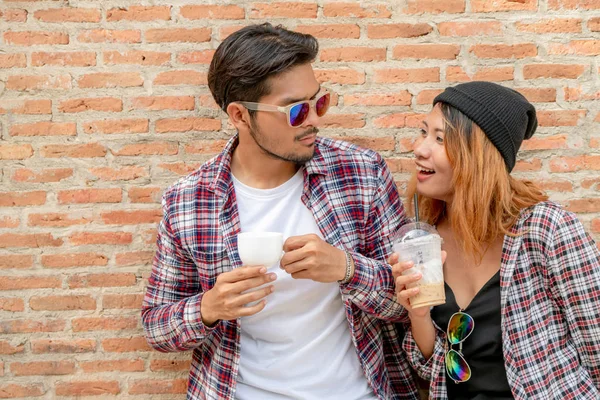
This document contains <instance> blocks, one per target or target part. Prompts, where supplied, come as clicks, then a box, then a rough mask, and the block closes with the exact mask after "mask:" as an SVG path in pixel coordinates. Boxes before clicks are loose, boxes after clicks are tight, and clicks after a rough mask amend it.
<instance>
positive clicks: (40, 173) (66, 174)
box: [12, 168, 73, 183]
mask: <svg viewBox="0 0 600 400" xmlns="http://www.w3.org/2000/svg"><path fill="white" fill-rule="evenodd" d="M71 176H73V169H71V168H52V169H42V170H31V169H27V168H20V169H17V170H15V172H14V174H13V177H12V180H13V181H15V182H26V183H49V182H60V181H62V180H63V179H67V178H70V177H71Z"/></svg>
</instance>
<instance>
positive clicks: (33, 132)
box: [10, 121, 77, 136]
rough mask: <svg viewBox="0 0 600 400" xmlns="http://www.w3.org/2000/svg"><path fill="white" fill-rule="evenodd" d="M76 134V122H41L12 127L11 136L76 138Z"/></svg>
mask: <svg viewBox="0 0 600 400" xmlns="http://www.w3.org/2000/svg"><path fill="white" fill-rule="evenodd" d="M76 134H77V125H76V124H75V123H74V122H50V121H41V122H34V123H30V124H18V125H13V126H11V127H10V135H11V136H75V135H76Z"/></svg>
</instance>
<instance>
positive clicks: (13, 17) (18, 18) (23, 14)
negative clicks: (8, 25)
mask: <svg viewBox="0 0 600 400" xmlns="http://www.w3.org/2000/svg"><path fill="white" fill-rule="evenodd" d="M3 13H4V20H5V21H6V22H26V21H27V10H19V9H16V8H9V9H4V11H3ZM0 17H2V12H0Z"/></svg>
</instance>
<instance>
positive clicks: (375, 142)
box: [336, 136, 396, 151]
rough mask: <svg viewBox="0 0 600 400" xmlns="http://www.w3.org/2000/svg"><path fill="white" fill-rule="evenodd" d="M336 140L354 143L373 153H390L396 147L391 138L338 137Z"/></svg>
mask: <svg viewBox="0 0 600 400" xmlns="http://www.w3.org/2000/svg"><path fill="white" fill-rule="evenodd" d="M336 139H340V140H344V141H346V142H350V143H354V144H355V145H357V146H361V147H364V148H367V149H371V150H375V151H391V150H394V148H395V147H396V141H395V139H394V138H393V137H389V136H386V137H373V136H338V137H336Z"/></svg>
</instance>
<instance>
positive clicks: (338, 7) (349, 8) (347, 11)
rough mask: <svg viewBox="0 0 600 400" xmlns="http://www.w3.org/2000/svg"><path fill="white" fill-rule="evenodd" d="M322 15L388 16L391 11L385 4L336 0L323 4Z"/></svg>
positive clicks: (390, 14)
mask: <svg viewBox="0 0 600 400" xmlns="http://www.w3.org/2000/svg"><path fill="white" fill-rule="evenodd" d="M283 4H285V3H283ZM323 15H324V16H326V17H354V18H390V17H391V16H392V13H391V12H390V10H389V9H388V7H387V6H386V5H385V4H368V5H364V6H363V5H360V4H356V3H350V2H349V3H337V2H336V3H326V4H324V5H323ZM292 17H293V16H292Z"/></svg>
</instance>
